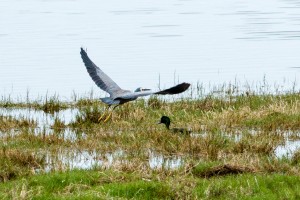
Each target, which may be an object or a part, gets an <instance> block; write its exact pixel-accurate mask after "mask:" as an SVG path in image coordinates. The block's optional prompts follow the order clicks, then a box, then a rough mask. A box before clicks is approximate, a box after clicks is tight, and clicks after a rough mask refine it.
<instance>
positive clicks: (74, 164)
mask: <svg viewBox="0 0 300 200" xmlns="http://www.w3.org/2000/svg"><path fill="white" fill-rule="evenodd" d="M148 156H149V161H148V166H149V167H150V168H151V169H177V168H179V167H180V166H182V164H183V161H182V159H181V157H179V156H174V157H170V156H169V157H166V156H164V155H162V154H158V153H155V152H152V151H149V155H148ZM45 160H46V167H45V169H44V170H45V171H46V172H48V171H53V170H66V169H92V168H111V167H113V166H114V167H117V166H118V165H119V166H120V165H122V164H126V163H129V162H130V160H128V159H127V158H126V153H125V152H124V151H122V150H117V151H114V152H111V153H109V152H107V153H99V152H97V151H95V150H94V151H86V150H71V149H59V150H58V151H57V152H48V153H46V158H45Z"/></svg>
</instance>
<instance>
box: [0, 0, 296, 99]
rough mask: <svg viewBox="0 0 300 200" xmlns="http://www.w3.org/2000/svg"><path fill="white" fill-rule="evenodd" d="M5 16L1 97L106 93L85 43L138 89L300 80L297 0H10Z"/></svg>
mask: <svg viewBox="0 0 300 200" xmlns="http://www.w3.org/2000/svg"><path fill="white" fill-rule="evenodd" d="M0 18H1V19H5V20H1V21H0V43H1V45H2V48H0V57H1V63H0V80H1V81H0V94H1V95H2V96H8V95H11V96H13V97H25V96H26V93H27V92H28V91H29V95H30V97H36V96H44V95H45V94H46V93H48V94H54V93H56V94H59V96H60V98H62V99H68V98H70V96H71V94H72V93H73V92H75V93H77V94H84V93H86V92H87V91H89V90H90V89H92V88H93V89H94V91H95V92H98V89H97V88H96V86H95V85H94V83H93V82H92V80H91V79H90V77H89V76H88V74H87V72H86V70H85V68H84V66H83V63H82V61H81V58H80V55H79V48H80V47H81V46H83V47H84V48H87V50H88V54H89V55H90V57H91V58H92V59H93V61H94V62H95V63H96V64H98V65H99V66H100V67H101V68H102V69H103V70H104V71H105V72H106V73H107V74H108V75H110V76H111V77H112V78H113V79H114V80H116V82H117V83H118V84H119V85H120V86H121V87H122V88H125V89H131V90H134V89H135V88H137V87H138V86H144V87H149V88H154V89H156V88H158V83H159V77H160V87H161V88H166V87H169V86H171V85H173V84H174V82H176V83H177V82H181V81H186V82H190V83H192V84H196V83H197V82H198V81H199V82H203V83H204V84H205V85H208V84H218V83H223V82H229V81H231V82H234V81H235V79H238V80H240V81H243V80H244V79H246V80H247V81H248V82H249V83H253V82H254V83H257V82H260V81H262V80H263V77H264V75H266V78H267V80H268V81H269V82H270V83H271V84H273V83H275V82H276V83H279V84H280V85H285V86H287V87H289V86H290V85H291V82H294V81H295V80H296V81H297V80H298V78H299V68H300V57H299V52H300V3H299V1H297V0H293V1H290V0H272V1H271V0H266V1H259V0H253V1H242V0H229V1H216V0H212V1H197V0H189V1H182V0H175V1H171V0H167V1H152V0H151V1H150V0H146V1H138V0H128V1H116V0H112V1H108V2H102V1H96V0H88V1H79V0H60V1H58V0H54V1H53V0H27V1H19V0H2V1H1V5H0ZM98 95H104V93H99V94H98Z"/></svg>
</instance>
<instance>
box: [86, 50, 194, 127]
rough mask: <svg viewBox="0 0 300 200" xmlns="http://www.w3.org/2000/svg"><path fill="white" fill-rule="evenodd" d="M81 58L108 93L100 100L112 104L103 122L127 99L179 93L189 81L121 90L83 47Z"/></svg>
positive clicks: (90, 73)
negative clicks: (158, 86)
mask: <svg viewBox="0 0 300 200" xmlns="http://www.w3.org/2000/svg"><path fill="white" fill-rule="evenodd" d="M80 54H81V58H82V60H83V62H84V65H85V67H86V69H87V72H88V73H89V75H90V76H91V78H92V79H93V81H94V82H95V83H96V85H97V86H98V87H99V88H100V89H102V90H104V91H105V92H107V93H109V95H110V96H109V97H104V98H100V99H101V101H102V102H103V103H105V104H107V105H108V109H109V107H110V106H112V105H114V107H113V109H112V110H111V112H110V113H109V115H108V116H107V117H106V119H105V120H104V122H106V121H107V120H108V119H109V117H110V116H111V114H112V112H113V110H114V109H115V108H116V107H117V106H119V105H121V104H124V103H127V102H129V101H134V100H136V99H137V98H138V97H142V96H148V95H152V94H162V95H165V94H179V93H181V92H184V91H186V90H187V89H188V88H189V87H190V84H189V83H181V84H179V85H176V86H174V87H171V88H169V89H165V90H161V91H157V92H152V91H151V90H150V89H143V88H141V87H139V88H137V89H136V90H135V91H134V92H132V91H130V90H123V89H121V88H120V87H119V86H118V85H117V84H116V83H115V82H114V81H113V80H112V79H111V78H110V77H109V76H107V75H106V74H105V73H104V72H103V71H102V70H101V69H100V68H99V67H97V66H96V65H95V64H94V63H93V62H92V61H91V59H90V58H89V57H88V55H87V53H86V51H85V50H83V48H81V51H80ZM103 116H104V114H103V115H102V116H101V117H100V118H99V121H100V120H101V119H102V118H103Z"/></svg>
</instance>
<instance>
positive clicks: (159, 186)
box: [0, 170, 300, 199]
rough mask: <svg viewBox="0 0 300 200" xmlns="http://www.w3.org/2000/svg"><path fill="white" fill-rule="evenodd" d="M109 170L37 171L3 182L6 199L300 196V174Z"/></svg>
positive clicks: (2, 193) (1, 192)
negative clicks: (204, 175)
mask: <svg viewBox="0 0 300 200" xmlns="http://www.w3.org/2000/svg"><path fill="white" fill-rule="evenodd" d="M144 176H145V175H143V174H141V173H139V172H137V173H133V174H130V173H124V172H119V171H113V170H105V171H102V170H100V171H78V170H74V171H68V172H60V173H52V174H46V175H35V176H31V177H30V178H28V179H20V180H15V181H11V182H6V183H2V184H1V185H0V197H1V199H11V198H18V199H21V198H23V199H109V198H124V199H179V198H181V199H298V198H300V182H299V176H289V175H284V174H269V175H265V174H256V175H252V174H240V175H227V176H222V177H213V178H210V179H206V178H198V177H196V176H192V175H189V174H186V175H180V174H176V173H175V174H173V175H172V176H161V175H160V176H161V177H159V175H156V176H152V177H151V178H150V179H149V178H145V177H144Z"/></svg>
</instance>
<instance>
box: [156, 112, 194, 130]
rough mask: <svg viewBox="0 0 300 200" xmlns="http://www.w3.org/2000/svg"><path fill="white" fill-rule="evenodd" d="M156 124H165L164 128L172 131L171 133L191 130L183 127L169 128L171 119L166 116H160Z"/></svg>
mask: <svg viewBox="0 0 300 200" xmlns="http://www.w3.org/2000/svg"><path fill="white" fill-rule="evenodd" d="M158 124H165V125H166V128H167V129H168V130H170V131H172V132H173V133H182V134H190V133H191V132H192V131H191V130H187V129H185V128H172V129H170V124H171V120H170V118H169V117H168V116H162V117H161V118H160V122H158Z"/></svg>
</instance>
